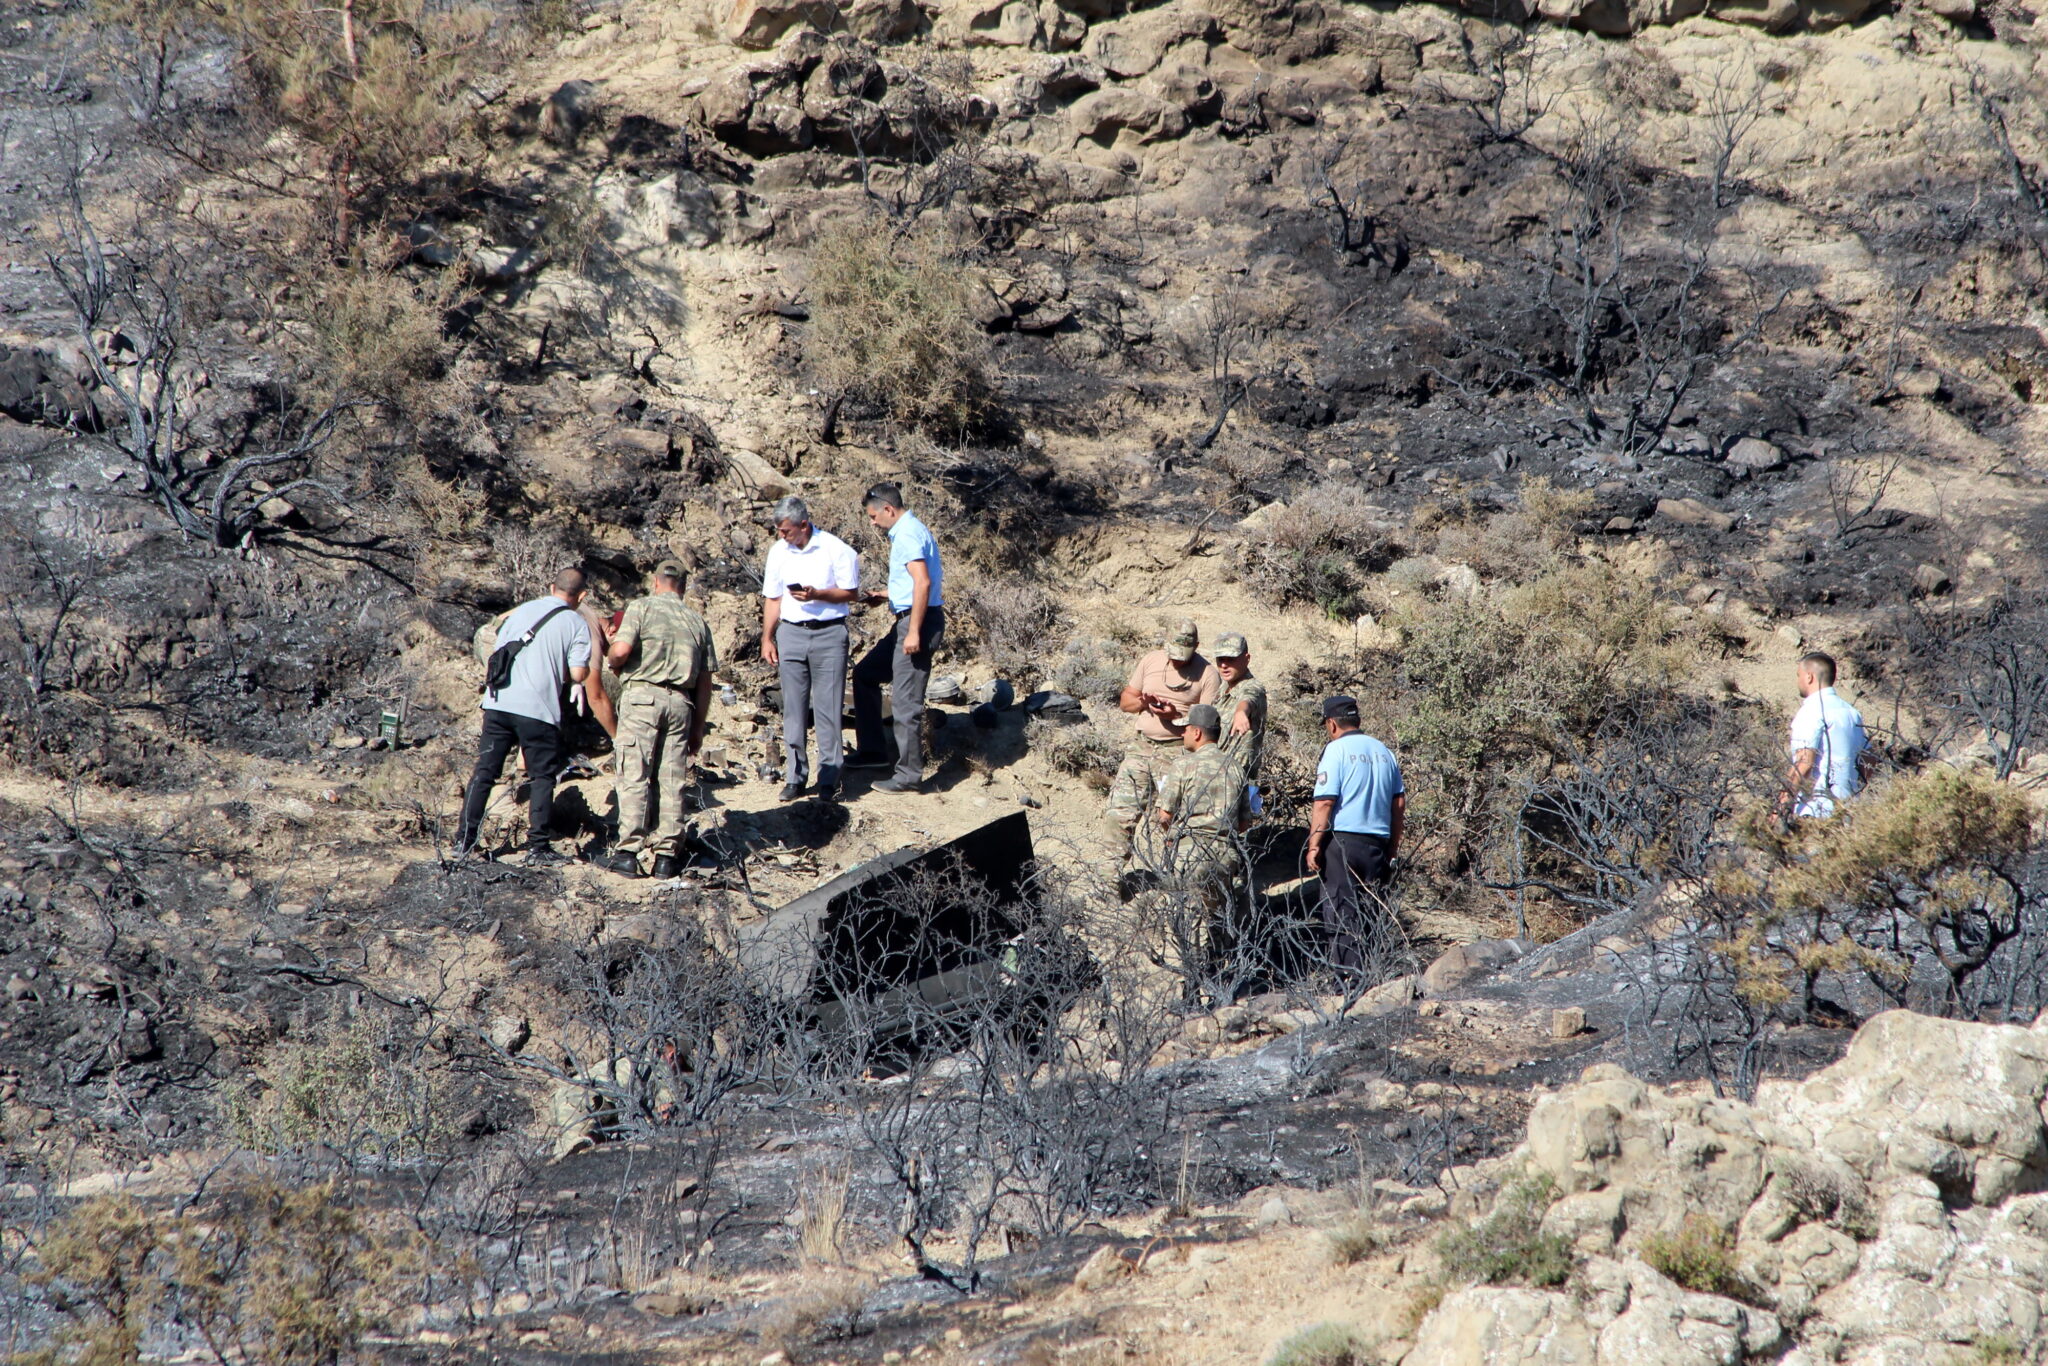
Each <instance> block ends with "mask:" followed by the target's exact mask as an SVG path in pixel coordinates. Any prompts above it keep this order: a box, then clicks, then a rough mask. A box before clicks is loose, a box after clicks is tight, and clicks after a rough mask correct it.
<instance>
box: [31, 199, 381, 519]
mask: <svg viewBox="0 0 2048 1366" xmlns="http://www.w3.org/2000/svg"><path fill="white" fill-rule="evenodd" d="M56 231H57V237H56V240H55V242H54V243H53V244H52V245H51V247H50V249H49V250H47V251H46V252H45V260H46V261H48V263H49V266H50V270H51V273H52V275H53V276H54V277H55V278H56V281H57V283H58V285H59V287H60V288H62V289H63V291H64V294H65V297H66V298H67V300H68V301H69V302H70V305H71V310H72V321H73V323H74V325H75V326H76V327H77V330H78V339H79V342H80V347H81V350H82V351H83V353H84V355H85V356H86V358H87V360H88V362H89V364H90V365H91V367H92V370H93V375H94V378H95V379H96V380H97V381H98V385H99V393H100V395H101V398H100V402H101V403H102V405H103V406H105V407H110V408H111V409H112V410H113V411H111V412H109V413H107V414H106V423H105V428H104V430H102V431H100V432H98V433H95V434H94V436H93V439H94V440H95V441H98V442H99V443H101V444H103V445H104V446H106V447H107V448H108V449H110V450H112V451H113V452H114V453H115V454H117V455H119V456H121V457H122V458H124V459H125V460H127V461H128V462H130V463H131V464H132V465H133V466H134V467H135V469H136V470H137V472H138V473H139V474H140V475H141V478H142V486H143V489H144V491H145V492H146V493H147V494H148V496H149V498H150V499H151V500H152V501H153V502H155V503H157V504H158V505H160V506H161V507H162V508H163V510H164V512H165V513H166V514H167V515H168V516H169V517H170V518H171V520H172V522H173V523H174V524H175V525H176V526H177V527H178V529H179V530H180V531H182V532H184V534H185V535H187V536H190V537H192V538H194V539H197V540H201V541H205V542H207V543H208V544H211V545H215V546H223V547H226V546H234V545H238V544H241V543H244V542H246V541H248V540H250V539H252V538H253V537H254V536H255V534H256V531H257V529H258V527H259V526H260V525H261V524H262V522H263V514H262V513H261V511H260V510H259V509H260V508H261V507H262V506H263V505H264V504H265V503H266V502H268V501H269V500H271V499H273V498H276V499H283V500H286V501H287V502H288V501H289V500H291V499H292V498H294V497H298V496H305V495H308V494H311V495H316V496H319V497H324V498H326V499H329V500H332V501H333V502H335V503H337V504H339V503H340V502H341V501H342V497H341V494H340V492H339V491H338V490H336V489H334V488H333V487H332V486H331V485H330V484H328V483H326V482H324V481H323V480H322V479H320V478H319V477H317V476H316V475H314V474H313V473H312V469H313V465H314V461H315V458H316V457H317V456H318V455H319V454H320V452H321V451H322V449H323V448H324V447H325V446H326V445H327V443H328V442H329V440H330V439H331V438H332V437H333V436H334V434H335V432H336V430H337V428H338V427H339V426H340V424H341V422H342V420H343V419H344V417H345V416H347V414H348V413H349V412H350V410H351V409H352V408H353V407H354V406H355V401H354V399H353V398H352V397H351V396H348V395H337V396H335V397H334V398H332V399H331V400H330V401H328V402H326V403H325V404H323V405H320V406H318V407H317V408H314V409H307V408H305V407H303V406H301V405H300V404H299V403H298V402H296V401H295V400H294V398H293V397H292V395H291V394H290V392H289V391H288V390H287V389H286V388H285V387H284V386H282V385H280V386H279V389H278V393H277V398H276V405H275V408H274V410H273V411H271V412H269V413H266V414H265V415H264V417H263V420H262V421H261V422H260V424H259V425H258V427H257V430H258V431H259V432H261V433H263V434H264V436H265V437H267V439H261V438H259V439H258V440H256V441H253V442H251V443H250V444H255V445H256V447H257V448H256V449H255V450H254V451H253V452H249V453H242V454H223V453H221V452H217V451H212V450H209V449H207V448H206V446H205V444H204V443H203V441H202V440H201V436H200V433H199V431H198V430H197V418H198V416H199V414H198V409H199V407H200V402H199V397H198V385H199V383H200V357H199V355H198V354H197V352H198V347H199V341H200V327H201V324H200V320H199V318H198V317H196V316H195V306H196V302H197V296H199V295H200V294H202V293H203V292H204V290H205V286H204V285H203V284H202V278H203V272H202V268H201V264H200V262H198V261H197V260H196V259H195V258H193V257H190V256H188V255H187V254H186V253H185V252H184V251H183V250H182V249H181V248H180V247H179V246H177V245H176V243H175V241H174V240H173V238H172V235H171V234H169V233H168V232H161V231H157V230H156V229H154V228H152V227H151V226H149V225H146V224H137V225H136V226H135V228H134V230H133V231H132V232H131V233H130V235H129V236H130V241H129V242H128V244H127V245H126V247H125V248H124V249H123V250H122V251H120V252H114V253H110V252H109V251H108V250H107V249H106V248H105V247H104V246H103V245H102V243H101V240H100V236H99V232H98V230H97V229H96V228H95V227H94V226H93V224H92V221H91V220H90V219H89V218H88V217H87V215H86V211H85V199H84V185H83V176H82V172H81V171H80V170H78V169H77V168H76V167H74V168H73V170H72V172H71V174H70V176H69V177H68V180H67V184H66V188H65V197H64V200H63V207H62V209H61V211H60V213H59V215H58V226H57V230H56ZM103 332H106V333H110V334H113V335H114V336H115V338H116V342H115V344H118V345H121V346H122V351H121V353H120V354H119V356H118V357H109V356H107V355H104V354H102V352H101V340H100V338H101V334H102V333H103ZM245 449H246V447H245ZM259 483H264V484H266V485H268V486H269V487H267V488H258V487H257V485H258V484H259Z"/></svg>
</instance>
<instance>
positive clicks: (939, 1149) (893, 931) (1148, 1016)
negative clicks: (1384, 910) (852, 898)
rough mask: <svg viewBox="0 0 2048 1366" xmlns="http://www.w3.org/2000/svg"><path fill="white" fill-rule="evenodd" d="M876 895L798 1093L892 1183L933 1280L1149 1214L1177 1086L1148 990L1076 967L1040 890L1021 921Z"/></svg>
mask: <svg viewBox="0 0 2048 1366" xmlns="http://www.w3.org/2000/svg"><path fill="white" fill-rule="evenodd" d="M887 897H888V905H887V907H886V908H879V907H878V908H876V911H875V912H873V913H862V914H861V915H858V916H856V917H854V918H855V919H859V920H863V921H865V922H866V923H867V925H868V927H869V928H868V929H867V930H866V931H864V932H861V933H860V934H858V936H857V938H858V939H859V940H861V941H865V942H866V943H868V944H869V945H870V946H871V947H870V950H869V951H868V952H865V953H862V954H860V955H859V956H858V957H857V958H856V957H855V956H854V955H841V956H838V963H837V965H836V966H834V967H832V968H831V969H830V970H829V971H828V973H827V978H826V980H827V981H828V983H829V987H828V990H827V992H826V995H825V999H823V1000H821V1001H820V1002H819V1003H818V1007H819V1013H818V1016H817V1019H818V1025H819V1031H820V1032H819V1033H818V1034H817V1035H816V1036H815V1037H816V1040H817V1046H818V1050H819V1052H818V1054H817V1061H816V1064H815V1065H814V1067H813V1068H812V1070H811V1072H810V1077H811V1079H812V1080H811V1084H812V1085H814V1086H817V1087H819V1088H821V1090H822V1092H823V1094H824V1096H825V1097H826V1098H828V1099H830V1101H831V1102H832V1104H833V1105H834V1106H835V1107H838V1108H842V1109H844V1110H845V1111H847V1112H849V1113H850V1114H851V1115H852V1116H853V1125H854V1127H855V1129H856V1131H857V1132H858V1133H859V1134H860V1137H861V1141H862V1144H863V1146H864V1147H865V1148H866V1149H867V1150H868V1151H869V1152H870V1153H872V1154H873V1156H874V1157H876V1158H877V1159H878V1160H879V1161H880V1163H881V1165H882V1167H883V1169H884V1171H885V1172H887V1173H888V1175H889V1177H890V1179H891V1181H892V1183H893V1185H894V1186H895V1189H896V1192H897V1196H898V1200H899V1215H898V1220H897V1232H898V1233H899V1235H900V1236H901V1237H902V1239H903V1240H904V1242H905V1245H906V1246H907V1247H908V1248H909V1249H910V1251H911V1253H912V1255H913V1256H914V1257H915V1258H916V1259H917V1261H918V1263H919V1265H920V1267H922V1268H924V1269H925V1270H926V1274H928V1275H932V1276H935V1277H937V1278H939V1279H943V1280H947V1281H949V1282H950V1283H952V1284H954V1285H955V1286H956V1287H957V1288H960V1289H963V1290H967V1289H971V1288H972V1287H973V1285H974V1284H975V1282H976V1280H977V1276H978V1273H977V1269H976V1268H977V1265H978V1262H979V1259H980V1258H981V1256H982V1254H983V1251H984V1249H985V1248H986V1246H987V1245H988V1242H989V1240H990V1238H991V1236H992V1235H994V1234H996V1233H997V1232H998V1231H999V1230H1001V1229H1003V1228H1017V1229H1019V1230H1022V1231H1027V1232H1029V1233H1031V1234H1034V1235H1038V1236H1045V1235H1049V1234H1054V1233H1060V1232H1064V1231H1067V1230H1069V1229H1071V1228H1072V1227H1073V1226H1074V1225H1075V1224H1076V1223H1077V1222H1079V1221H1080V1220H1081V1219H1084V1218H1086V1217H1089V1216H1090V1215H1099V1214H1103V1213H1110V1212H1114V1211H1116V1210H1119V1209H1124V1208H1128V1207H1130V1206H1132V1205H1135V1204H1141V1203H1148V1202H1151V1201H1153V1200H1155V1199H1156V1198H1157V1196H1158V1193H1159V1191H1160V1187H1161V1184H1162V1179H1163V1178H1162V1170H1163V1165H1164V1163H1165V1161H1166V1160H1167V1159H1168V1156H1169V1154H1168V1152H1167V1149H1168V1148H1169V1147H1170V1144H1169V1143H1168V1141H1167V1135H1168V1133H1169V1132H1170V1129H1171V1123H1172V1118H1173V1106H1174V1087H1173V1085H1172V1084H1171V1082H1170V1080H1169V1079H1168V1078H1166V1077H1164V1076H1162V1075H1161V1074H1160V1073H1159V1072H1157V1071H1155V1070H1153V1069H1150V1068H1149V1067H1148V1066H1147V1064H1148V1063H1149V1061H1150V1060H1151V1058H1152V1057H1153V1055H1154V1054H1155V1053H1156V1052H1157V1050H1158V1048H1159V1046H1160V1044H1161V1043H1163V1042H1164V1040H1165V1038H1166V1037H1167V1035H1168V1034H1169V1033H1170V1032H1171V1029H1172V1028H1173V1026H1174V1024H1175V1023H1176V1021H1175V1018H1174V1016H1173V1014H1172V1012H1171V1010H1170V1009H1169V1007H1170V1005H1171V1000H1170V998H1168V997H1167V996H1165V995H1164V994H1163V993H1162V992H1161V990H1160V989H1159V986H1160V984H1159V983H1157V981H1156V980H1154V979H1151V978H1149V977H1148V976H1147V975H1146V974H1143V973H1135V972H1133V971H1132V970H1131V968H1132V965H1130V964H1127V963H1123V962H1119V961H1104V960H1101V959H1098V958H1094V957H1091V956H1090V955H1089V954H1088V953H1086V952H1084V951H1083V950H1082V948H1081V946H1080V944H1081V936H1080V932H1079V931H1080V924H1079V922H1080V919H1081V906H1080V905H1079V904H1078V902H1076V901H1074V900H1073V899H1072V897H1071V895H1070V893H1069V891H1068V889H1067V888H1065V887H1064V886H1061V885H1054V884H1052V883H1051V882H1049V881H1048V880H1046V878H1045V877H1044V876H1042V875H1041V876H1040V877H1039V878H1036V879H1034V881H1033V882H1032V884H1031V886H1030V887H1029V889H1028V895H1027V897H1026V899H1025V903H1024V904H1019V905H1014V906H1002V905H998V904H996V903H995V902H994V901H993V899H992V894H991V893H990V892H989V890H988V888H987V887H986V885H984V884H979V883H974V882H971V881H966V880H963V879H960V878H958V877H956V876H953V875H949V874H938V875H929V874H928V875H921V876H918V877H914V878H910V879H908V880H907V881H901V882H899V883H898V884H896V885H894V886H892V887H891V888H890V889H888V891H887ZM1000 923H1007V924H1008V925H1009V926H1010V927H1011V932H1010V933H1009V934H1008V935H1007V937H1006V938H1000V939H998V940H996V941H995V942H994V943H987V942H977V941H982V940H984V939H985V937H986V936H987V935H988V934H989V933H990V932H991V931H992V930H994V929H996V928H998V926H999V924H1000ZM853 933H854V930H853V927H852V926H851V925H848V926H846V927H844V928H843V929H842V934H853ZM917 973H924V974H926V975H924V976H921V977H920V976H915V975H914V974H917ZM942 1249H943V1250H942ZM948 1263H950V1265H949V1264H948Z"/></svg>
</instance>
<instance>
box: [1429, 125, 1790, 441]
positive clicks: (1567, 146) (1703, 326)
mask: <svg viewBox="0 0 2048 1366" xmlns="http://www.w3.org/2000/svg"><path fill="white" fill-rule="evenodd" d="M1742 126H1746V125H1742ZM1734 154H1735V153H1734V151H1733V150H1731V152H1730V156H1731V157H1732V156H1733V155H1734ZM1553 155H1554V157H1555V160H1556V163H1557V167H1558V172H1559V176H1560V180H1561V185H1562V189H1563V207H1562V209H1561V210H1560V212H1559V213H1558V214H1557V215H1556V216H1555V217H1554V219H1553V220H1552V223H1551V231H1550V238H1549V242H1548V246H1547V250H1546V253H1545V259H1544V260H1543V261H1542V262H1541V263H1540V264H1539V265H1538V267H1537V271H1536V279H1535V281H1534V291H1533V295H1532V300H1531V305H1530V307H1529V309H1528V310H1527V312H1526V313H1525V314H1524V315H1522V316H1521V317H1520V318H1519V319H1515V320H1509V321H1495V320H1482V321H1479V322H1478V323H1477V325H1476V326H1473V327H1470V328H1468V329H1466V330H1465V332H1464V336H1465V339H1466V341H1467V342H1468V343H1469V344H1470V346H1471V348H1472V351H1473V353H1474V355H1475V358H1478V360H1479V364H1478V366H1477V368H1476V370H1475V372H1474V378H1477V379H1478V380H1479V382H1480V383H1481V384H1482V385H1484V386H1486V387H1487V388H1488V390H1489V391H1494V390H1498V389H1500V388H1503V387H1509V386H1519V387H1525V388H1532V389H1535V390H1538V391H1547V392H1550V393H1553V394H1555V395H1556V396H1557V397H1558V398H1559V399H1560V400H1562V401H1563V402H1565V403H1566V404H1568V405H1569V406H1570V407H1571V408H1573V409H1574V410H1575V411H1576V413H1577V420H1578V425H1579V428H1580V434H1581V436H1582V437H1583V439H1584V440H1585V441H1586V442H1587V443H1588V444H1591V445H1598V446H1609V447H1613V448H1615V449H1618V450H1622V451H1625V452H1630V453H1636V454H1641V453H1645V452H1647V451H1649V450H1651V449H1653V448H1654V447H1655V446H1656V445H1657V444H1658V443H1659V442H1660V441H1662V440H1663V438H1664V436H1665V433H1666V432H1667V431H1668V430H1669V429H1670V426H1671V420H1672V417H1673V415H1674V414H1675V413H1676V412H1677V411H1678V410H1679V407H1680V405H1681V404H1682V403H1684V402H1685V400H1686V399H1687V397H1688V396H1689V395H1690V394H1691V393H1692V391H1693V389H1694V387H1695V386H1696V385H1697V384H1698V383H1699V381H1700V380H1701V379H1702V378H1703V377H1704V376H1706V375H1707V374H1709V373H1711V372H1712V371H1713V370H1715V369H1717V368H1718V367H1719V366H1721V365H1723V364H1725V363H1726V362H1727V361H1729V360H1730V359H1732V358H1733V357H1734V356H1736V355H1738V354H1739V353H1741V352H1743V351H1745V350H1746V349H1748V348H1749V347H1751V346H1753V345H1755V344H1756V343H1757V341H1758V340H1759V339H1760V337H1761V336H1762V334H1763V331H1764V329H1765V327H1766V326H1768V325H1769V324H1770V323H1771V321H1772V320H1773V319H1774V318H1776V317H1777V315H1778V314H1779V312H1780V311H1781V310H1782V309H1783V307H1784V305H1785V302H1786V299H1787V298H1788V297H1789V296H1790V290H1789V289H1787V290H1780V291H1778V292H1776V293H1775V294H1772V293H1771V292H1770V291H1769V290H1768V288H1767V287H1766V286H1765V285H1764V283H1763V282H1762V281H1761V280H1759V279H1757V278H1756V277H1755V276H1754V275H1753V274H1748V275H1742V276H1740V277H1734V278H1728V279H1724V278H1722V277H1719V276H1717V275H1716V274H1715V273H1714V272H1713V271H1711V270H1710V269H1709V265H1708V255H1709V250H1710V248H1711V246H1712V245H1713V242H1714V239H1715V229H1716V225H1717V224H1718V223H1719V222H1720V220H1721V218H1722V217H1724V216H1725V213H1726V212H1727V209H1726V208H1725V207H1724V206H1722V205H1720V204H1719V203H1717V202H1715V201H1714V200H1713V199H1712V197H1710V196H1709V195H1708V194H1707V193H1706V192H1705V191H1704V190H1702V189H1700V188H1699V187H1696V186H1690V185H1677V186H1668V187H1667V186H1666V184H1665V182H1663V181H1661V180H1660V179H1659V178H1658V177H1657V176H1656V175H1654V174H1653V173H1652V172H1651V171H1649V170H1648V169H1646V168H1644V167H1643V166H1641V165H1639V164H1638V163H1637V161H1636V159H1635V155H1634V148H1633V139H1632V133H1631V130H1630V129H1629V128H1628V127H1627V126H1626V125H1625V124H1623V123H1621V122H1619V121H1616V120H1604V121H1599V122H1581V123H1579V124H1577V125H1576V126H1574V127H1571V128H1568V129H1566V130H1565V132H1564V133H1563V134H1562V136H1561V137H1560V139H1559V143H1558V147H1557V149H1556V151H1555V152H1554V154H1553ZM1660 188H1669V189H1670V190H1671V193H1672V198H1671V200H1670V201H1669V207H1671V208H1673V209H1675V210H1677V212H1676V213H1675V214H1674V215H1673V216H1674V217H1675V218H1676V219H1677V221H1678V223H1679V225H1680V226H1679V228H1678V231H1677V232H1676V234H1675V235H1673V234H1661V235H1660V234H1652V233H1649V232H1646V231H1645V230H1644V229H1643V228H1642V227H1639V226H1638V223H1639V220H1642V219H1646V218H1647V216H1648V215H1647V213H1646V212H1644V211H1645V210H1646V208H1647V207H1648V206H1647V205H1646V203H1645V200H1646V199H1650V198H1651V197H1652V196H1653V194H1654V193H1655V192H1656V191H1658V190H1659V189H1660ZM1695 200H1696V201H1697V202H1693V201H1695ZM1745 291H1746V293H1745ZM1442 377H1443V378H1445V379H1447V380H1448V381H1449V382H1450V383H1451V384H1452V386H1453V387H1454V388H1455V389H1457V390H1458V391H1460V392H1461V393H1464V394H1466V395H1468V396H1469V395H1471V394H1472V392H1473V391H1472V388H1471V385H1470V384H1469V383H1468V382H1467V381H1466V380H1463V379H1458V378H1454V377H1452V376H1449V375H1444V376H1442Z"/></svg>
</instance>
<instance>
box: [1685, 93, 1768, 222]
mask: <svg viewBox="0 0 2048 1366" xmlns="http://www.w3.org/2000/svg"><path fill="white" fill-rule="evenodd" d="M1693 108H1694V111H1695V112H1696V113H1698V114H1700V115H1702V116H1703V124H1702V126H1701V128H1700V131H1699V134H1698V138H1697V154H1698V157H1699V161H1700V164H1701V165H1702V166H1704V167H1705V168H1706V172H1707V189H1706V193H1707V204H1708V207H1709V208H1712V209H1716V210H1719V209H1725V208H1728V207H1729V206H1730V200H1729V198H1728V192H1729V191H1730V190H1731V189H1733V188H1735V187H1736V186H1738V185H1739V184H1740V183H1741V181H1742V177H1743V175H1744V174H1745V173H1746V172H1747V171H1748V170H1749V169H1750V168H1751V167H1753V166H1754V165H1755V164H1756V162H1757V159H1758V157H1759V156H1760V155H1761V149H1760V148H1758V147H1757V145H1756V137H1755V134H1756V131H1757V126H1758V125H1759V124H1760V123H1762V122H1763V120H1764V117H1765V116H1766V115H1768V114H1769V113H1770V112H1771V109H1772V106H1771V88H1770V85H1769V83H1768V82H1767V81H1765V80H1764V78H1763V77H1762V76H1761V75H1760V74H1758V73H1757V72H1756V71H1754V70H1752V69H1748V68H1744V67H1738V66H1734V65H1724V66H1718V67H1715V68H1714V69H1713V71H1712V72H1711V73H1710V74H1709V75H1708V77H1707V78H1706V81H1705V85H1704V88H1703V89H1702V90H1701V91H1700V92H1699V93H1698V94H1696V95H1695V96H1694V97H1693Z"/></svg>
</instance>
